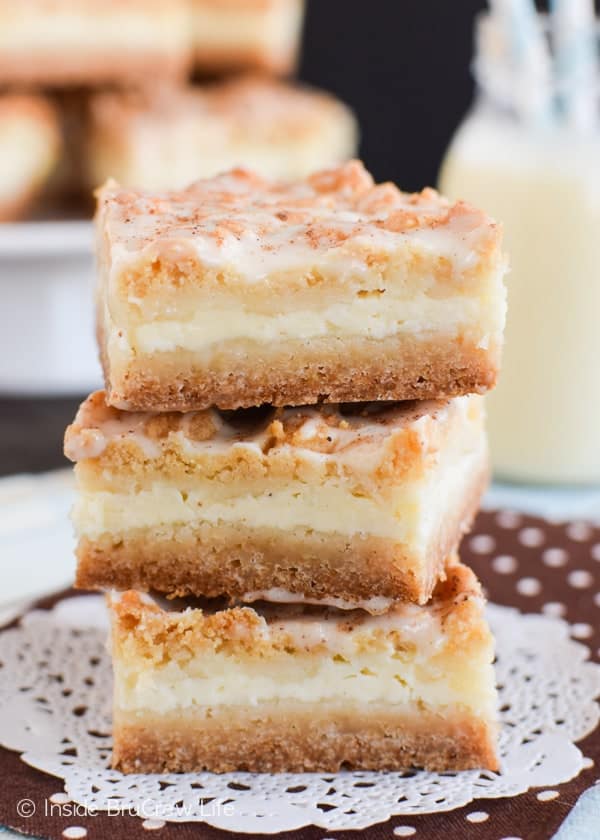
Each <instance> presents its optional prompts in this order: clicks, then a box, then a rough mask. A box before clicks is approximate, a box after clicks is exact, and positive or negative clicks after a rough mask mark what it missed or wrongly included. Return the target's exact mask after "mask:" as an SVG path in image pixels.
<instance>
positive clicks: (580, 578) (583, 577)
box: [567, 569, 594, 589]
mask: <svg viewBox="0 0 600 840" xmlns="http://www.w3.org/2000/svg"><path fill="white" fill-rule="evenodd" d="M567 580H568V581H569V583H570V585H571V586H572V587H574V588H575V589H587V587H588V586H591V585H592V583H593V582H594V578H593V576H592V575H591V574H590V572H588V571H586V570H585V569H575V571H574V572H569V574H568V576H567Z"/></svg>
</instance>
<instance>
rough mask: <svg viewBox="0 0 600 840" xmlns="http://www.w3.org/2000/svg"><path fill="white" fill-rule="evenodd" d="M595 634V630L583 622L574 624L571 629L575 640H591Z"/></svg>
mask: <svg viewBox="0 0 600 840" xmlns="http://www.w3.org/2000/svg"><path fill="white" fill-rule="evenodd" d="M593 632H594V628H593V627H592V626H591V625H589V624H584V623H583V622H581V623H578V624H574V625H573V626H572V627H571V635H572V636H573V637H574V638H575V639H589V638H590V636H591V635H592V634H593Z"/></svg>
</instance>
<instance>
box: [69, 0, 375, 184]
mask: <svg viewBox="0 0 600 840" xmlns="http://www.w3.org/2000/svg"><path fill="white" fill-rule="evenodd" d="M199 5H201V4H199ZM208 5H210V6H213V5H216V4H213V3H209V4H208ZM251 5H252V4H251ZM357 142H358V129H357V125H356V120H355V118H354V116H353V114H352V112H351V111H350V110H349V109H348V108H347V107H346V106H345V105H343V104H342V103H341V102H339V101H338V100H336V99H335V98H334V97H333V96H330V95H329V94H326V93H322V92H320V91H317V90H312V89H310V88H307V87H301V86H298V85H292V84H287V83H284V82H278V81H275V80H271V79H268V78H266V77H249V78H244V77H241V78H235V79H231V80H225V81H221V82H218V83H214V84H210V85H206V86H187V87H175V88H171V87H167V88H165V87H160V86H157V87H156V88H153V89H152V90H146V91H136V92H131V91H130V92H107V93H98V94H96V95H92V97H91V99H90V101H89V119H88V128H87V143H86V149H85V151H84V155H85V157H86V159H87V168H88V181H89V183H90V185H91V186H92V187H95V186H97V185H98V184H101V183H102V182H103V181H105V180H106V179H107V178H108V177H113V178H116V179H117V180H118V181H119V182H120V184H122V185H123V186H126V187H141V188H144V189H158V190H160V189H179V188H182V187H185V186H187V185H188V184H190V183H191V182H192V181H194V180H196V179H197V178H206V177H210V176H213V175H216V174H217V173H219V172H223V171H225V170H228V169H231V168H232V167H234V166H237V165H239V164H241V163H243V164H244V166H247V167H249V168H251V169H254V170H256V171H257V172H259V173H260V174H262V175H266V176H268V177H272V178H284V179H286V178H296V177H303V176H305V175H308V173H309V172H311V171H313V170H315V169H319V168H322V167H325V166H330V165H332V164H337V163H341V162H343V161H346V160H348V159H349V158H351V157H354V155H355V154H356V151H357Z"/></svg>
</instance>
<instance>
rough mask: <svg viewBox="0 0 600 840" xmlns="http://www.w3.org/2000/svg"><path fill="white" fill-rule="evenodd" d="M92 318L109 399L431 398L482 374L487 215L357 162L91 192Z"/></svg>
mask: <svg viewBox="0 0 600 840" xmlns="http://www.w3.org/2000/svg"><path fill="white" fill-rule="evenodd" d="M97 241H98V243H99V245H98V248H99V251H98V259H99V289H98V330H99V337H100V344H101V355H102V360H103V366H104V374H105V380H106V387H107V401H108V402H109V403H110V404H111V405H114V406H117V407H119V408H123V409H129V410H135V409H141V410H155V411H156V410H158V411H163V410H176V411H186V410H190V409H197V408H207V407H209V406H211V405H216V406H218V407H219V408H224V409H229V408H238V407H244V406H253V405H258V404H260V403H264V402H268V403H271V404H273V405H278V406H281V405H301V404H309V403H315V402H318V401H325V402H357V401H372V400H389V399H395V400H406V399H428V398H437V397H446V396H454V395H460V394H466V393H470V392H484V391H486V390H487V389H488V388H490V387H492V386H493V384H494V382H495V380H496V375H497V372H498V366H499V361H500V353H501V346H502V332H503V328H504V319H505V309H506V291H505V287H504V283H503V275H504V270H505V260H504V256H503V254H502V251H501V232H500V229H499V227H498V226H497V225H496V224H495V223H494V222H493V221H492V220H491V219H490V218H489V217H488V216H486V215H485V214H484V213H482V212H481V211H479V210H476V209H475V208H473V207H471V206H469V205H467V204H464V203H462V202H457V203H455V204H450V203H449V202H448V201H446V200H445V199H444V198H442V197H440V196H439V195H438V194H437V193H436V192H435V191H434V190H431V189H427V190H424V191H423V192H421V193H417V194H407V193H402V192H400V190H399V189H398V188H397V187H395V186H394V185H393V184H390V183H387V184H380V185H375V184H374V183H373V179H372V178H371V176H370V175H369V174H368V173H367V172H366V170H365V169H364V168H363V166H362V164H360V163H359V162H357V161H355V162H350V163H348V164H346V165H344V166H342V167H339V168H334V169H330V170H323V171H321V172H317V173H315V174H313V175H311V176H310V177H308V178H307V179H302V180H299V181H296V182H292V183H281V182H277V181H270V180H265V179H262V178H260V177H259V176H257V175H254V174H251V173H249V172H247V171H244V170H235V171H232V172H229V173H225V174H223V175H221V176H218V177H216V178H214V179H208V180H204V181H198V182H196V183H195V184H193V185H192V186H191V187H189V188H188V189H186V190H183V191H175V192H155V193H147V192H143V191H134V190H125V189H123V188H121V187H120V186H119V185H118V184H116V183H108V184H107V185H106V186H105V187H104V188H103V189H102V190H100V192H99V197H98V211H97Z"/></svg>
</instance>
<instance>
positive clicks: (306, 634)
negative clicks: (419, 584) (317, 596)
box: [109, 564, 498, 773]
mask: <svg viewBox="0 0 600 840" xmlns="http://www.w3.org/2000/svg"><path fill="white" fill-rule="evenodd" d="M109 605H110V610H111V614H112V654H113V666H114V677H115V688H114V729H113V742H114V752H113V765H114V766H115V767H117V768H118V769H120V770H123V771H124V772H129V773H163V772H182V771H184V772H185V771H188V772H194V771H201V770H212V771H215V772H228V771H233V770H246V771H250V772H260V773H263V772H282V771H283V772H292V773H297V772H306V771H308V772H310V771H319V772H324V771H327V772H332V773H333V772H336V771H337V770H339V769H340V767H341V766H342V764H343V765H345V766H349V767H351V768H359V769H365V770H385V769H390V770H401V769H409V768H411V767H415V766H416V767H425V768H426V769H428V770H432V771H450V770H464V769H469V768H485V769H487V770H497V769H498V758H497V753H496V743H495V741H496V722H495V717H496V690H495V685H494V671H493V666H492V662H493V658H494V645H493V639H492V635H491V633H490V631H489V628H488V626H487V624H486V621H485V618H484V614H483V597H482V595H481V589H480V586H479V584H478V582H477V580H476V578H475V575H474V574H473V573H472V572H471V571H470V569H468V568H466V567H465V566H462V565H460V564H456V565H454V566H451V567H450V568H449V571H448V577H447V578H446V580H445V581H443V582H440V583H439V584H438V586H437V588H436V590H435V593H434V595H433V598H432V600H431V602H430V603H429V604H427V605H426V606H421V607H419V606H416V605H414V604H404V603H401V602H396V603H395V604H394V605H393V606H392V608H391V609H390V611H389V612H388V613H387V614H385V615H382V616H369V615H368V614H367V613H364V612H362V611H360V612H359V611H356V612H351V613H348V612H340V611H338V610H335V609H328V608H322V607H307V606H298V605H288V606H273V605H268V604H261V605H260V606H258V605H257V606H256V609H254V608H249V607H236V608H233V609H219V608H218V607H216V608H215V606H214V604H213V605H212V606H211V607H210V608H206V606H205V608H204V609H202V608H201V607H196V608H193V607H192V608H187V609H186V608H185V607H186V606H188V605H187V604H185V603H184V604H183V605H174V604H168V603H163V604H162V605H161V604H158V603H156V602H155V601H154V600H152V599H150V598H149V597H148V596H144V595H140V594H139V593H137V592H127V593H125V594H122V595H112V596H109Z"/></svg>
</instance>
